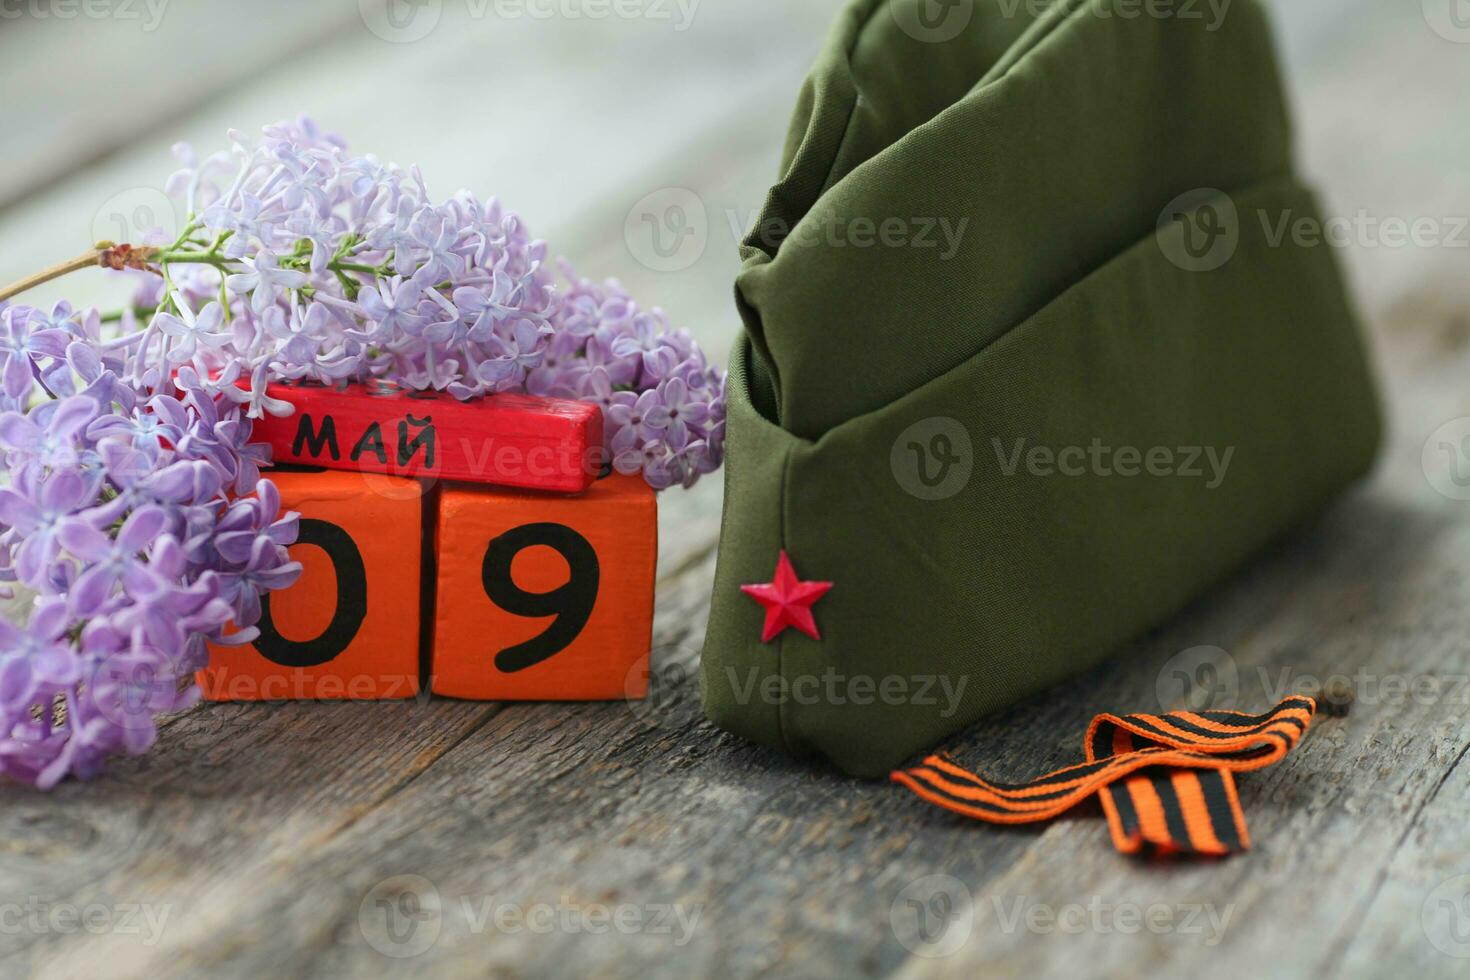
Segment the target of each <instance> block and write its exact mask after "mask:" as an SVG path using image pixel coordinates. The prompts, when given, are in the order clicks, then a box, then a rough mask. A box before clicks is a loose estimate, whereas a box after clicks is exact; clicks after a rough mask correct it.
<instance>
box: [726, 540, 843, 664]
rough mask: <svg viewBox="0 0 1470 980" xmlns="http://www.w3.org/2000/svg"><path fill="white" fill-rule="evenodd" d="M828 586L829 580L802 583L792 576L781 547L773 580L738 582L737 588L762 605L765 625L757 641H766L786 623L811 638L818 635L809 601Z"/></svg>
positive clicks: (819, 635)
mask: <svg viewBox="0 0 1470 980" xmlns="http://www.w3.org/2000/svg"><path fill="white" fill-rule="evenodd" d="M831 588H832V583H831V582H803V581H801V580H800V579H798V578H797V577H796V569H794V568H792V567H791V559H790V558H789V557H788V556H787V554H786V552H785V550H784V549H783V550H782V552H781V558H780V560H779V561H777V562H776V579H775V581H773V582H770V583H767V584H760V585H742V586H741V587H740V591H741V592H744V593H745V594H746V595H748V596H750V597H751V598H752V599H754V600H755V601H756V602H759V603H760V604H761V605H762V606H765V607H766V625H765V628H764V629H763V630H762V631H761V642H762V643H770V642H771V641H772V640H774V639H775V638H776V637H777V636H779V635H780V633H781V632H782V631H783V630H784V629H786V628H787V627H788V626H795V627H796V628H797V629H799V630H801V631H802V632H803V633H805V634H806V635H807V636H810V637H811V638H812V639H814V640H820V639H821V638H822V634H821V633H820V632H819V631H818V630H817V621H816V620H815V619H813V618H812V604H813V603H815V602H816V601H817V600H818V599H820V598H822V596H824V595H826V594H827V591H828V590H829V589H831Z"/></svg>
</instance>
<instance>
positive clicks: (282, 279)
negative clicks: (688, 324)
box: [130, 120, 725, 489]
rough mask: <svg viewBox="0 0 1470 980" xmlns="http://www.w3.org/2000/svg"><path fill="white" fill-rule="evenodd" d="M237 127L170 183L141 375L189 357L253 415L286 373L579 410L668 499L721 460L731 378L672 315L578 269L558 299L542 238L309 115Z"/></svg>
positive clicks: (187, 159)
mask: <svg viewBox="0 0 1470 980" xmlns="http://www.w3.org/2000/svg"><path fill="white" fill-rule="evenodd" d="M231 135H232V138H233V140H234V148H233V150H232V152H229V153H220V154H216V155H215V156H212V157H209V158H207V159H205V160H202V161H201V160H199V159H198V158H197V157H196V156H195V155H194V153H193V152H192V150H190V149H188V148H187V147H178V148H176V153H177V154H178V155H179V156H180V158H181V159H182V161H183V162H184V165H185V166H184V169H182V170H180V171H179V172H178V173H176V174H175V175H174V176H173V177H172V178H171V180H170V185H169V186H170V190H171V192H173V193H175V194H177V195H178V196H179V197H181V198H182V202H183V205H184V208H185V210H186V212H187V213H188V214H190V215H197V216H198V217H197V218H194V219H192V220H190V221H189V223H188V225H187V226H186V228H185V229H184V233H183V235H181V236H180V238H179V240H178V241H177V242H175V243H174V244H173V245H172V246H169V247H167V248H164V249H161V250H160V251H159V252H158V254H157V255H156V257H155V260H156V261H157V262H158V263H159V265H160V267H161V268H162V269H163V271H164V272H165V277H164V279H163V280H159V279H158V278H156V277H147V278H145V279H144V280H143V282H142V285H141V288H140V290H139V295H138V296H136V297H135V299H134V307H135V311H137V310H141V311H144V313H145V314H151V315H152V319H151V320H150V321H149V323H148V324H147V326H146V327H145V328H144V329H143V330H142V332H141V340H140V342H138V343H137V344H136V345H135V346H134V347H133V349H132V357H131V375H130V376H131V377H132V379H133V380H135V381H140V382H147V381H150V380H152V379H153V378H155V377H156V376H157V374H158V373H159V372H162V371H166V370H167V369H168V368H170V367H177V366H180V365H185V364H188V365H191V366H193V367H194V369H195V370H196V372H197V373H198V375H199V376H200V377H201V378H203V379H205V380H204V382H203V383H204V384H205V386H206V388H207V389H208V390H209V391H211V392H212V393H215V394H219V395H223V396H225V397H230V398H237V397H244V398H245V402H246V405H247V414H248V415H250V416H251V417H259V416H260V414H261V413H262V412H276V411H288V410H289V409H288V408H287V407H286V406H284V405H281V404H278V403H273V402H272V400H271V399H270V398H269V397H268V396H267V393H266V382H268V381H280V380H289V381H298V382H304V383H317V384H335V383H338V382H341V381H349V380H357V381H364V380H368V379H384V380H388V381H391V382H394V383H395V384H398V385H402V386H405V387H409V388H414V389H419V390H423V389H434V390H443V391H447V392H449V393H450V394H452V395H454V396H455V397H457V398H461V399H469V398H475V397H478V396H482V395H486V394H492V393H495V392H503V391H517V392H519V391H525V392H529V393H531V394H537V395H549V396H558V397H567V398H581V399H588V400H592V401H596V402H598V403H600V404H601V405H602V406H603V408H604V414H605V420H606V422H607V424H606V426H605V431H606V434H607V447H606V448H607V450H608V452H609V454H610V455H611V457H612V459H613V461H614V465H615V466H616V468H617V469H618V470H619V471H620V472H624V473H638V472H642V473H643V474H644V476H645V478H646V479H647V480H648V482H649V483H650V484H651V485H653V486H654V487H655V488H658V489H663V488H665V487H669V486H672V485H675V484H680V485H683V486H686V487H687V486H690V485H692V484H693V483H694V481H695V480H697V479H698V478H699V477H700V476H701V475H702V474H705V473H710V472H712V471H714V470H715V469H718V468H719V465H720V461H721V459H722V456H723V435H724V412H725V405H724V375H723V373H722V372H720V371H718V370H716V369H714V368H712V367H711V366H710V365H709V363H708V361H707V360H706V358H705V356H704V354H703V353H702V352H701V351H700V350H699V348H698V346H697V345H696V344H695V343H694V342H693V341H692V340H691V339H690V338H689V336H688V334H687V333H686V332H684V331H678V332H674V331H670V330H669V329H668V324H667V321H666V319H665V317H664V315H663V313H662V312H661V311H659V310H657V309H653V310H643V309H641V308H639V307H638V305H637V304H636V303H634V302H633V300H632V299H631V298H630V297H629V296H628V295H627V294H626V293H625V292H624V291H623V290H622V289H621V288H619V287H618V285H617V283H616V282H608V283H606V284H604V285H601V286H599V285H595V284H593V283H591V282H588V281H586V280H579V279H576V278H575V277H574V276H572V275H571V273H570V272H568V273H567V274H568V276H569V278H570V281H571V284H570V287H569V288H567V289H566V290H565V291H562V292H558V290H557V289H556V288H555V281H554V277H553V276H552V274H551V273H550V271H549V270H548V268H547V265H546V261H545V259H546V245H545V243H544V242H540V241H536V240H533V239H531V237H530V235H529V234H528V232H527V230H526V228H525V225H524V224H523V223H522V222H521V221H520V219H519V218H517V217H516V216H515V215H513V214H510V213H508V212H506V211H504V210H503V209H502V208H501V206H500V205H499V204H498V203H497V202H496V201H494V200H491V201H490V202H488V203H483V204H482V203H481V202H480V201H479V200H478V199H476V198H475V197H474V196H473V195H471V194H469V193H468V192H465V191H461V192H460V193H458V194H456V195H455V196H453V197H452V198H450V199H449V200H447V201H444V202H442V203H437V204H436V203H433V202H432V201H431V200H430V197H429V193H428V190H427V188H426V187H425V185H424V181H423V177H422V175H421V174H420V173H419V172H418V170H417V169H414V170H412V171H410V172H409V173H407V174H405V173H404V172H403V171H402V170H400V169H399V168H398V167H395V166H391V165H385V164H383V163H381V162H379V161H378V160H377V159H376V158H375V157H372V156H364V157H355V156H352V155H350V154H348V153H347V152H346V149H345V145H344V144H343V142H342V141H341V140H340V139H338V138H337V137H335V136H331V135H329V134H326V133H323V132H322V131H321V130H320V129H318V128H317V127H316V126H315V125H314V124H313V123H312V122H311V121H309V120H301V121H299V122H296V123H290V124H281V125H277V126H271V127H267V128H266V130H265V132H264V137H263V139H262V140H260V141H259V142H258V143H257V144H254V145H249V144H247V142H246V140H245V139H244V137H243V136H241V135H239V134H237V133H232V134H231ZM130 315H136V312H134V313H132V314H130ZM242 381H243V382H244V384H242ZM241 387H248V389H249V394H248V396H241V395H240V394H239V391H240V389H241Z"/></svg>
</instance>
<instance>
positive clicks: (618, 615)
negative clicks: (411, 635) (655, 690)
mask: <svg viewBox="0 0 1470 980" xmlns="http://www.w3.org/2000/svg"><path fill="white" fill-rule="evenodd" d="M435 538H436V544H435V550H436V552H437V554H438V564H439V570H438V576H437V587H436V589H437V595H436V600H435V606H436V609H435V613H434V657H433V668H432V678H431V681H430V687H431V688H432V690H433V691H434V693H436V694H444V695H448V696H450V697H458V698H472V699H477V700H491V701H498V700H516V701H599V700H622V699H627V698H641V697H643V696H644V694H645V693H646V692H647V685H648V659H647V658H648V653H649V646H650V643H651V638H652V630H653V576H654V566H655V563H656V560H657V555H658V504H657V502H656V499H655V496H654V492H653V491H652V490H651V489H650V488H649V486H648V484H647V483H645V482H644V481H643V480H642V479H641V478H639V477H635V476H609V477H606V478H605V479H602V480H599V481H597V482H596V483H595V484H593V485H592V487H591V489H589V490H588V491H587V492H586V493H585V494H582V495H580V496H577V497H567V496H559V495H554V494H545V493H535V492H530V491H517V490H492V489H488V488H482V487H473V488H472V487H447V488H445V490H444V492H443V495H442V497H441V498H440V502H439V517H438V524H437V529H436V535H435Z"/></svg>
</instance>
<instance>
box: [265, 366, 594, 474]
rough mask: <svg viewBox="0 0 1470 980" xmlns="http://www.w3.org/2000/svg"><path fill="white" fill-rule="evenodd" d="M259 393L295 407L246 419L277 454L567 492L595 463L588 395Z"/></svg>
mask: <svg viewBox="0 0 1470 980" xmlns="http://www.w3.org/2000/svg"><path fill="white" fill-rule="evenodd" d="M267 393H268V394H269V395H270V396H271V397H272V398H279V399H281V400H283V401H287V402H290V403H291V404H292V405H294V406H295V407H296V411H295V413H294V414H292V415H288V416H285V417H276V416H266V417H265V418H263V419H259V420H257V421H256V423H255V429H254V433H255V438H256V439H257V440H259V441H261V442H268V443H270V445H271V452H272V454H273V458H274V459H275V460H276V461H277V462H283V463H306V464H310V465H314V466H325V467H327V468H328V469H345V470H359V471H363V472H369V473H388V474H391V475H394V476H409V477H420V478H436V477H437V478H441V479H445V480H461V481H467V482H471V483H494V484H499V485H502V486H509V487H529V488H534V489H541V490H558V491H564V492H570V493H575V492H578V491H582V490H585V489H587V487H589V486H590V485H591V484H592V481H593V480H595V479H596V478H597V476H598V474H599V473H600V472H601V470H602V462H603V456H604V452H603V447H602V409H600V408H598V407H597V406H596V405H593V404H591V403H589V402H579V401H570V400H567V399H561V398H536V397H533V396H530V395H514V394H506V395H492V396H490V397H488V398H480V399H476V400H474V401H469V402H462V401H459V400H457V399H455V398H453V397H451V396H449V395H446V394H442V393H438V392H417V391H407V390H404V389H400V388H397V387H396V386H392V385H387V384H383V385H378V384H375V383H369V384H366V385H357V384H354V385H349V386H347V387H345V388H325V387H321V386H315V385H284V384H273V385H270V386H269V387H268V388H267Z"/></svg>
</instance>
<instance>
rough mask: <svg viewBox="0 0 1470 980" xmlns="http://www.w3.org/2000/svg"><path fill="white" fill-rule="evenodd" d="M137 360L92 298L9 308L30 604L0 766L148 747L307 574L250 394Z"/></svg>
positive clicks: (4, 327)
mask: <svg viewBox="0 0 1470 980" xmlns="http://www.w3.org/2000/svg"><path fill="white" fill-rule="evenodd" d="M126 361H127V355H126V345H125V344H122V343H118V342H117V341H115V340H114V341H106V340H104V339H103V337H102V328H101V320H100V317H99V316H98V315H97V313H96V312H95V311H89V312H87V313H77V312H74V311H73V310H72V309H71V308H70V307H69V306H67V305H66V304H64V303H63V304H60V305H58V306H57V307H56V308H55V309H53V310H51V311H50V312H49V313H46V312H44V311H41V310H38V309H35V308H33V307H26V306H6V307H4V308H3V309H0V362H3V363H0V452H3V458H4V462H5V468H4V480H3V484H4V485H3V487H0V581H4V582H7V583H11V584H12V585H14V584H16V583H18V584H19V585H20V586H21V587H22V588H23V589H24V592H25V593H26V594H27V595H29V596H31V597H32V601H33V607H32V609H31V611H30V615H29V617H28V622H27V623H26V625H25V626H24V627H19V626H16V625H13V624H11V623H9V622H7V621H6V620H4V619H3V618H0V775H4V776H8V777H10V778H13V779H17V780H20V781H23V782H27V783H32V784H35V785H38V786H42V787H48V786H51V785H54V784H55V783H56V782H57V781H58V780H60V779H61V778H62V777H64V776H66V775H68V774H72V775H76V776H81V777H86V776H90V775H92V774H94V773H95V772H97V771H98V770H99V769H100V768H101V766H102V763H103V761H104V760H105V759H106V758H107V757H108V756H111V755H115V754H119V753H126V754H136V753H139V752H142V751H143V750H145V749H147V748H148V747H149V746H150V745H151V744H152V742H153V740H154V738H155V737H156V734H157V729H156V723H155V717H156V716H157V715H158V714H160V713H162V712H168V711H176V710H179V709H181V708H183V707H185V706H187V705H188V704H190V703H192V701H193V700H194V699H195V698H196V697H197V689H196V688H195V687H194V686H193V677H194V672H195V671H196V670H198V669H199V668H200V667H202V666H203V665H204V663H205V661H206V659H207V652H206V647H205V643H206V641H211V642H215V643H224V644H231V643H241V642H248V641H249V640H251V639H253V638H254V636H255V635H256V631H255V629H254V623H255V622H256V621H257V620H258V619H259V616H260V608H261V606H260V595H261V593H262V592H263V591H268V590H271V589H278V588H284V587H285V586H287V585H290V584H291V583H292V582H293V581H295V579H296V576H297V575H298V574H299V572H300V565H298V564H297V563H295V562H292V561H290V560H289V558H288V556H287V553H286V545H288V544H290V543H291V542H292V541H294V540H295V538H296V515H294V514H286V515H282V514H281V512H280V499H279V497H278V495H277V493H276V489H275V486H274V485H273V484H272V483H271V482H270V481H269V480H265V479H262V478H261V476H260V469H259V467H260V465H261V464H262V463H263V462H264V461H265V459H264V453H263V452H262V448H263V447H259V446H252V445H250V443H249V439H250V423H249V421H248V420H247V419H244V418H243V417H242V410H241V407H240V406H239V405H238V404H236V403H235V402H233V401H231V400H229V399H225V398H223V397H222V396H221V395H219V394H218V393H213V392H211V391H209V390H208V389H207V386H206V385H205V384H203V383H202V382H201V380H200V377H199V375H198V373H197V372H196V371H195V370H194V368H192V367H187V366H185V367H184V368H183V369H182V370H180V371H178V372H177V374H176V376H175V375H174V374H170V373H156V372H155V373H152V374H150V375H149V380H148V381H147V382H146V383H139V382H137V381H133V380H129V372H128V371H127V370H126ZM39 396H45V397H39ZM231 623H233V624H235V625H236V626H239V627H243V628H241V629H238V630H228V629H227V628H228V627H229V626H230V624H231Z"/></svg>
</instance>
